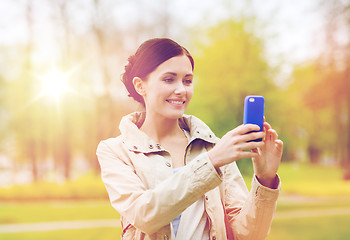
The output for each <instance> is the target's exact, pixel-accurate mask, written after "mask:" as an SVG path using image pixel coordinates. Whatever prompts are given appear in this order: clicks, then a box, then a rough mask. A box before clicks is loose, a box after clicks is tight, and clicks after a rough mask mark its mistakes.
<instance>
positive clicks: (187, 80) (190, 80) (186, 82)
mask: <svg viewBox="0 0 350 240" xmlns="http://www.w3.org/2000/svg"><path fill="white" fill-rule="evenodd" d="M184 82H185V84H187V85H190V84H192V79H185V80H184Z"/></svg>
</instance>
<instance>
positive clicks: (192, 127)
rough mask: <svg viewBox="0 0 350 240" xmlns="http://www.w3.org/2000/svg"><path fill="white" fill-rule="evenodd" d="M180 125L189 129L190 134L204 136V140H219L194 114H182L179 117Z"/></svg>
mask: <svg viewBox="0 0 350 240" xmlns="http://www.w3.org/2000/svg"><path fill="white" fill-rule="evenodd" d="M180 126H181V127H182V128H183V129H185V130H187V131H189V132H190V133H191V135H192V136H196V137H200V138H204V140H208V141H209V142H212V141H214V142H216V141H218V140H219V139H218V138H217V137H216V136H215V134H214V132H213V131H212V130H211V129H210V127H209V126H208V125H207V124H206V123H205V122H204V121H202V120H201V119H199V118H198V117H196V116H194V115H187V114H184V115H183V117H182V118H181V119H180Z"/></svg>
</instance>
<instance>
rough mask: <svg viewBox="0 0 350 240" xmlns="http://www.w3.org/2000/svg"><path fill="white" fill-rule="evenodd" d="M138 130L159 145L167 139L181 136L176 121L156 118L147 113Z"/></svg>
mask: <svg viewBox="0 0 350 240" xmlns="http://www.w3.org/2000/svg"><path fill="white" fill-rule="evenodd" d="M140 130H141V131H143V132H144V133H146V134H147V135H148V136H150V137H151V138H152V139H154V140H155V141H157V142H159V143H160V142H162V140H163V139H165V138H167V137H171V136H176V135H178V134H183V133H182V130H181V128H180V126H179V124H178V119H169V118H162V117H159V116H157V117H156V116H153V115H152V114H147V113H146V118H145V121H144V123H143V124H142V126H141V128H140Z"/></svg>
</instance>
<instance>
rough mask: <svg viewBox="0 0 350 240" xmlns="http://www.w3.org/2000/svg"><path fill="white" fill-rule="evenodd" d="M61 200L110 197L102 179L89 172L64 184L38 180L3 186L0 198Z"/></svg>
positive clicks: (6, 199) (4, 199) (7, 199)
mask: <svg viewBox="0 0 350 240" xmlns="http://www.w3.org/2000/svg"><path fill="white" fill-rule="evenodd" d="M50 199H51V200H60V199H108V195H107V192H106V189H105V187H104V185H103V183H102V181H101V179H100V177H96V176H95V175H93V174H87V175H85V176H83V177H81V178H79V179H76V180H70V181H66V182H65V183H63V184H58V183H54V182H37V183H32V184H29V185H15V186H12V187H9V188H1V190H0V200H3V201H9V200H18V201H34V200H50Z"/></svg>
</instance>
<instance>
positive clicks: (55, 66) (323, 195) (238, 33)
mask: <svg viewBox="0 0 350 240" xmlns="http://www.w3.org/2000/svg"><path fill="white" fill-rule="evenodd" d="M0 16H1V18H0V239H72V238H78V239H103V240H108V239H120V234H121V229H120V224H119V222H118V219H119V214H118V213H117V212H116V211H114V210H113V208H112V207H111V206H110V204H109V202H108V196H107V193H106V191H105V188H104V186H103V184H102V182H101V179H100V169H99V165H98V161H97V158H96V155H95V151H96V147H97V144H98V143H99V141H100V140H102V139H106V138H109V137H114V136H117V135H118V134H119V130H118V124H119V121H120V119H121V117H122V116H123V115H125V114H127V113H129V112H132V111H136V110H140V106H139V105H138V104H136V103H135V102H133V101H132V100H131V99H129V98H128V97H127V93H126V90H125V89H124V87H123V85H122V83H121V81H120V76H121V74H122V73H123V68H124V65H125V63H126V60H127V58H128V56H129V55H130V54H132V53H134V51H135V50H136V48H137V47H138V45H139V44H140V43H142V42H143V41H145V40H147V39H149V38H153V37H170V38H172V39H174V40H176V41H177V42H179V43H180V44H182V45H184V46H185V47H186V48H187V49H188V50H189V51H190V52H191V54H192V55H193V57H194V59H195V70H194V74H195V93H194V98H193V99H192V102H191V104H190V106H189V109H188V110H187V113H188V114H193V115H196V116H197V117H199V118H201V119H202V120H204V121H205V122H206V123H207V124H208V125H209V126H210V127H211V128H212V130H213V131H214V132H215V133H216V134H217V136H219V137H221V136H222V135H223V134H224V133H225V132H227V131H228V130H230V129H232V128H234V127H236V126H237V125H239V124H241V123H242V115H243V99H244V97H245V96H246V95H250V94H257V95H263V96H265V99H266V105H265V108H266V111H265V115H266V119H267V121H268V122H270V123H271V125H272V126H273V127H274V128H275V129H276V130H277V132H278V133H279V137H280V138H281V139H282V140H283V141H284V154H283V163H282V165H281V167H280V170H279V175H280V176H281V179H282V193H281V196H280V198H279V201H278V209H277V213H276V218H275V220H274V222H273V225H272V229H271V234H270V236H269V238H268V239H270V240H276V239H281V240H288V239H305V240H306V239H307V240H312V239H349V237H350V229H349V228H348V225H349V223H350V181H349V179H350V1H347V0H328V1H322V0H310V1H302V0H296V1H273V0H266V1H258V0H249V1H244V0H232V1H230V0H215V1H214V0H213V1H210V0H192V1H186V0H176V1H170V0H153V1H146V0H130V1H122V0H70V1H68V0H51V1H45V0H2V1H1V2H0ZM238 164H239V167H240V169H241V171H242V173H243V175H244V178H245V180H246V182H247V185H248V187H249V186H250V181H251V177H252V165H251V162H250V160H248V159H245V160H241V161H239V162H238Z"/></svg>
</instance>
